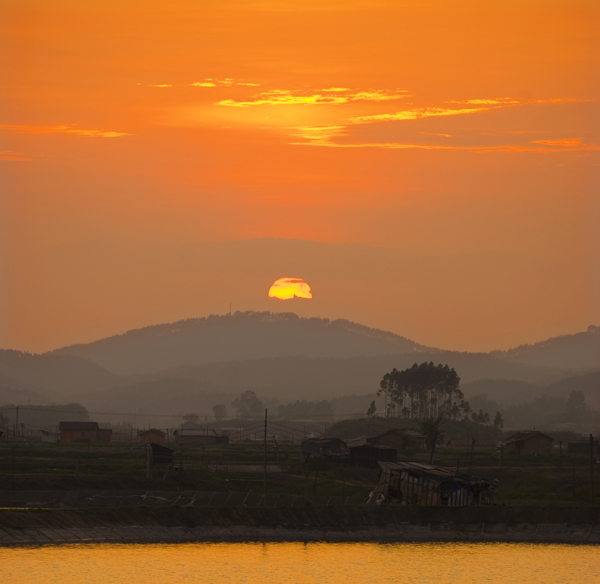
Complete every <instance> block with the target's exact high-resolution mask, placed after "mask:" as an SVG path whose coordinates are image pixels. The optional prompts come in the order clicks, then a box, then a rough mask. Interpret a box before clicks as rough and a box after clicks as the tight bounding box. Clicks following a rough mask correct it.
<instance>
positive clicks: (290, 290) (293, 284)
mask: <svg viewBox="0 0 600 584" xmlns="http://www.w3.org/2000/svg"><path fill="white" fill-rule="evenodd" d="M269 298H277V299H278V300H291V299H292V298H305V299H311V298H312V291H311V289H310V286H309V285H308V284H307V283H306V282H305V281H304V280H303V279H302V278H279V280H276V281H275V282H274V283H273V285H272V286H271V287H270V288H269Z"/></svg>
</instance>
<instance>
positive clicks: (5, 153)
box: [0, 150, 33, 162]
mask: <svg viewBox="0 0 600 584" xmlns="http://www.w3.org/2000/svg"><path fill="white" fill-rule="evenodd" d="M0 160H4V161H6V162H22V161H25V160H33V158H28V157H27V156H25V155H24V154H23V152H15V151H14V150H0Z"/></svg>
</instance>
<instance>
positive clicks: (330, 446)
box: [302, 438, 346, 455]
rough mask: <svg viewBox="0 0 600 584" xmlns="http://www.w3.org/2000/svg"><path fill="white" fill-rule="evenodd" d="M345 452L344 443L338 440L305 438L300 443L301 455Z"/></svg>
mask: <svg viewBox="0 0 600 584" xmlns="http://www.w3.org/2000/svg"><path fill="white" fill-rule="evenodd" d="M344 451H346V443H345V442H344V441H343V440H340V439H339V438H307V439H306V440H303V441H302V454H313V455H314V454H330V453H333V452H344Z"/></svg>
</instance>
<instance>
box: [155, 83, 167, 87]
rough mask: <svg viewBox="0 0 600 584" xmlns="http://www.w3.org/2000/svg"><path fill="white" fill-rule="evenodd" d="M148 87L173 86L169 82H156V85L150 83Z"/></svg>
mask: <svg viewBox="0 0 600 584" xmlns="http://www.w3.org/2000/svg"><path fill="white" fill-rule="evenodd" d="M150 87H173V85H172V84H170V83H158V84H156V85H151V86H150Z"/></svg>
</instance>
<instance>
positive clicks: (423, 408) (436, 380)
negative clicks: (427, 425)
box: [370, 362, 470, 420]
mask: <svg viewBox="0 0 600 584" xmlns="http://www.w3.org/2000/svg"><path fill="white" fill-rule="evenodd" d="M459 384H460V377H459V376H458V375H457V373H456V371H455V370H454V369H450V368H449V367H448V365H437V366H436V365H434V364H433V362H430V363H421V364H420V365H417V363H415V364H414V365H413V366H412V367H410V368H409V369H404V370H403V371H397V370H396V369H393V370H392V371H391V372H390V373H386V374H385V375H384V376H383V379H382V380H381V383H380V384H379V391H378V393H377V395H378V396H383V397H384V398H385V415H386V417H400V418H410V419H415V418H437V417H439V416H443V417H445V418H448V419H451V420H457V419H459V418H462V417H464V416H465V415H468V414H469V413H470V406H469V402H467V401H465V399H464V395H463V393H462V391H461V390H460V388H459ZM373 406H374V404H372V407H373ZM370 413H371V415H372V414H373V413H374V411H371V412H370Z"/></svg>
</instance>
